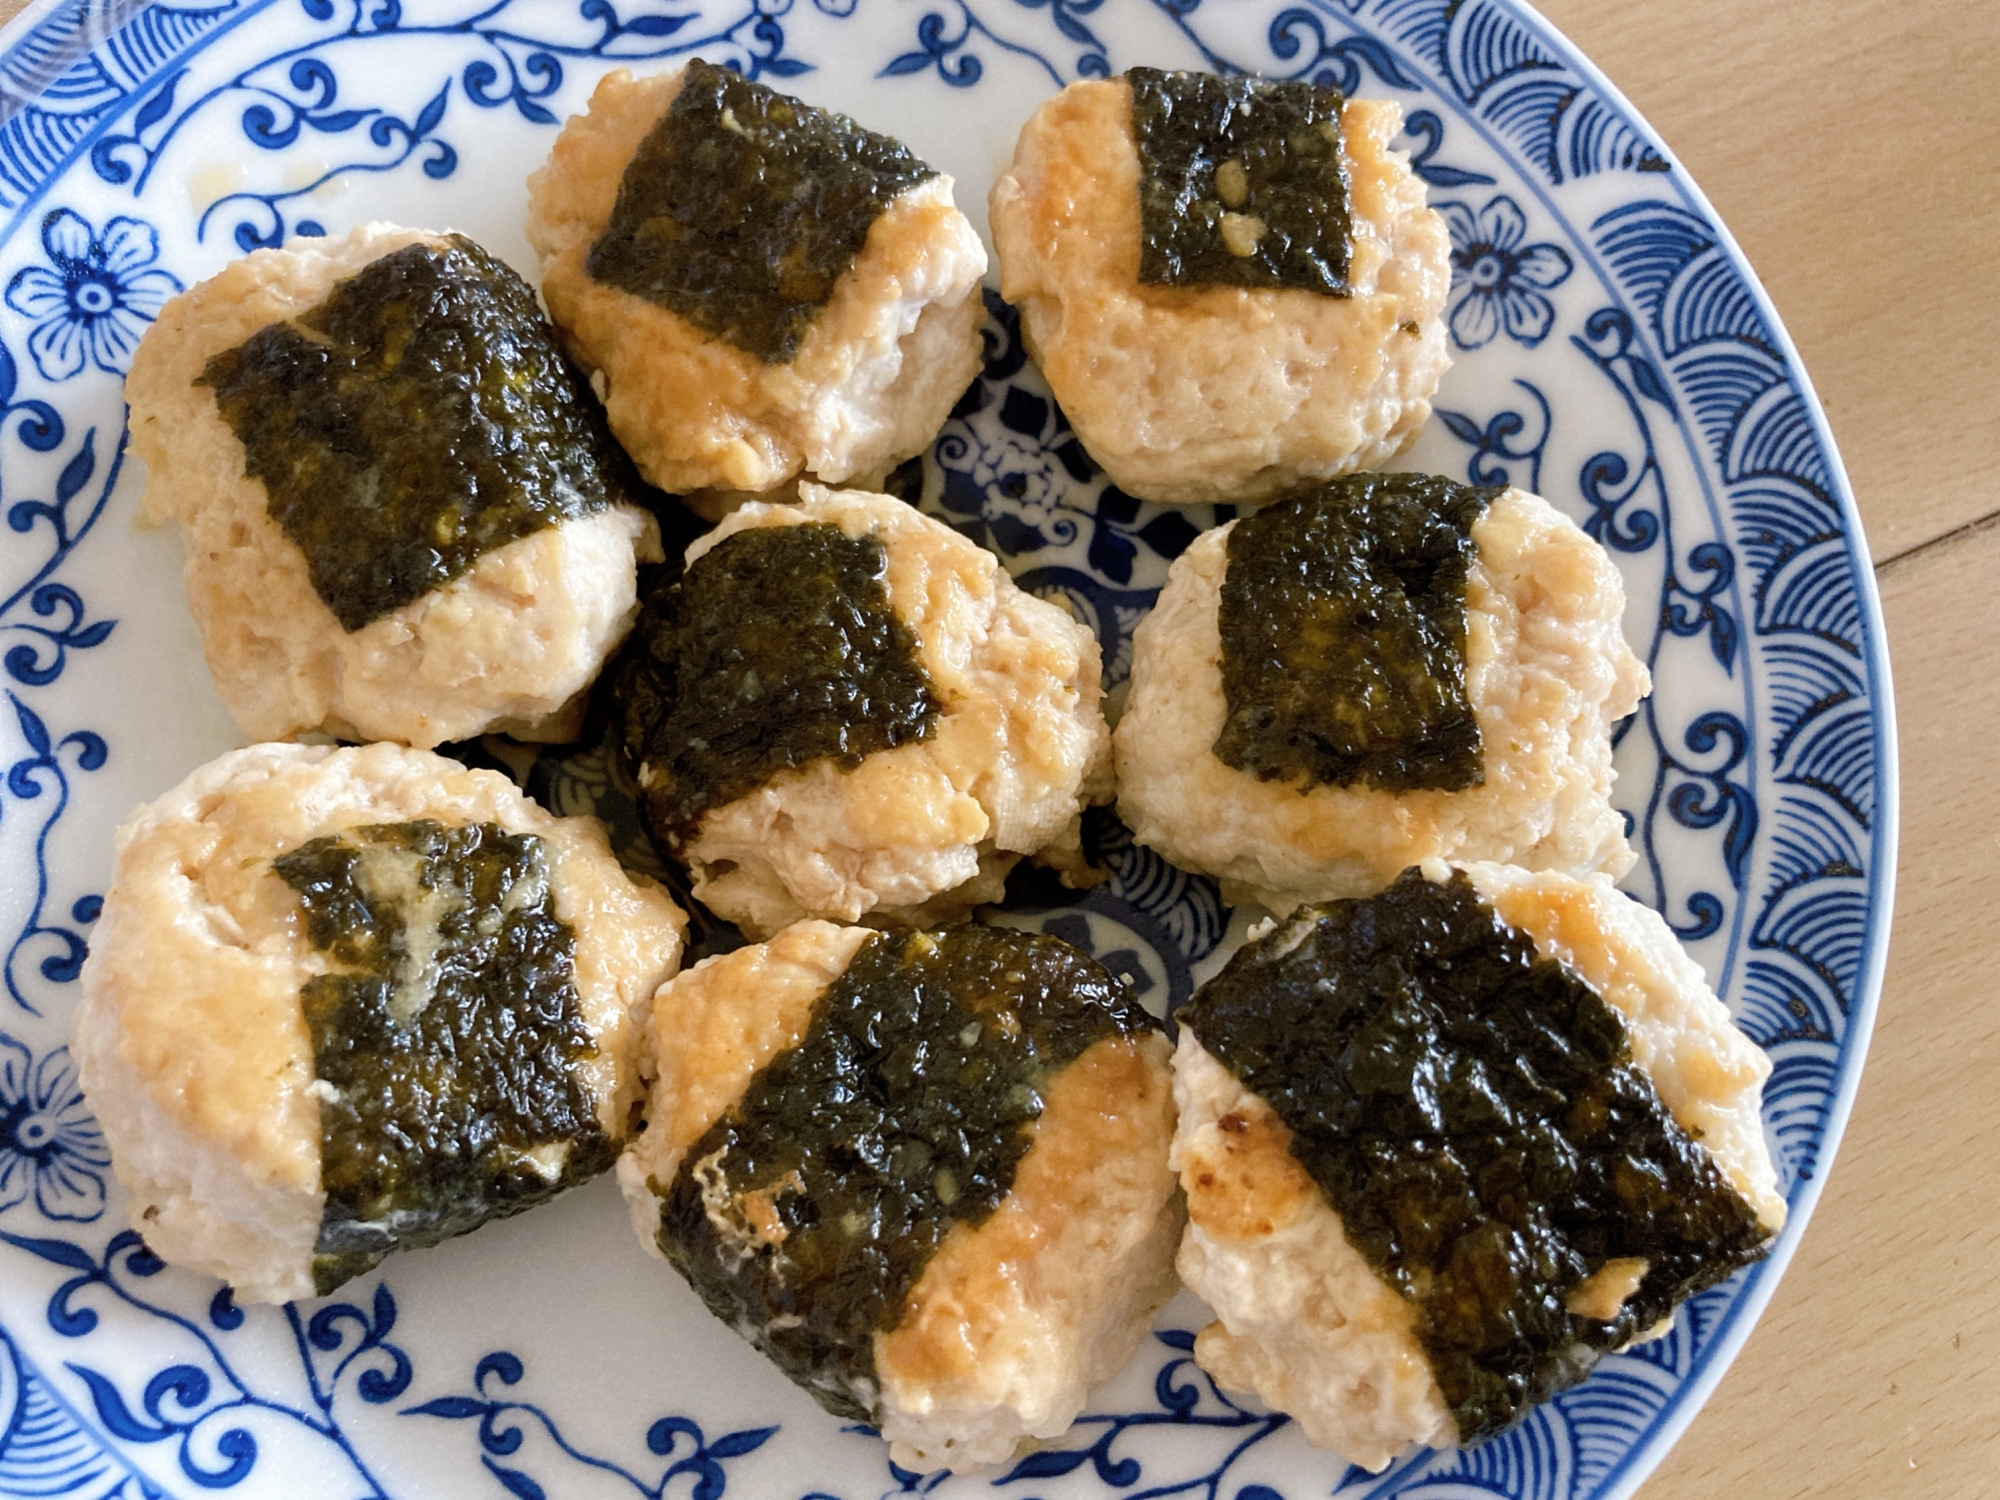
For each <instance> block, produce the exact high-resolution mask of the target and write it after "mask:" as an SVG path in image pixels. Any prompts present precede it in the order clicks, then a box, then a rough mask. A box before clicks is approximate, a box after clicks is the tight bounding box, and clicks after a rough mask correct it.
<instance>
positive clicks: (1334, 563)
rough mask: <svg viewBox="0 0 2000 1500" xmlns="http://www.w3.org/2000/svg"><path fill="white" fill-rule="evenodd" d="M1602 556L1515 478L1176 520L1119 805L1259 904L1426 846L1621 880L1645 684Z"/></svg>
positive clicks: (1339, 883) (1615, 581)
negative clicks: (1189, 527)
mask: <svg viewBox="0 0 2000 1500" xmlns="http://www.w3.org/2000/svg"><path fill="white" fill-rule="evenodd" d="M1624 606H1625V594H1624V588H1623V585H1622V584H1621V582H1620V579H1619V576H1618V571H1617V569H1616V568H1615V567H1614V566H1613V564H1612V562H1611V560H1610V558H1609V557H1607V556H1606V555H1605V553H1604V550H1603V549H1602V548H1601V547H1599V546H1598V545H1597V543H1596V542H1594V541H1592V540H1591V539H1590V538H1589V537H1588V536H1586V535H1585V534H1584V533H1583V531H1582V530H1581V529H1579V528H1578V527H1577V526H1576V525H1574V524H1573V523H1572V522H1570V521H1569V520H1567V519H1566V518H1564V517H1563V516H1562V515H1560V514H1559V513H1557V511H1556V510H1555V509H1554V508H1553V507H1551V506H1550V505H1549V504H1548V503H1547V502H1545V501H1543V500H1542V499H1540V498H1539V497H1537V496H1534V495H1530V494H1527V493H1525V492H1524V491H1521V490H1518V489H1473V488H1469V487H1467V486H1464V485H1458V484H1454V483H1452V482H1451V481H1449V480H1446V479H1440V478H1436V477H1433V476H1429V475H1417V474H1381V475H1354V476H1349V477H1347V478H1344V479H1338V480H1333V481H1331V482H1329V483H1326V484H1323V485H1319V486H1314V487H1312V488H1310V489H1307V490H1305V491H1304V492H1302V493H1299V494H1297V495H1294V496H1292V497H1291V498H1289V499H1287V500H1285V501H1283V502H1281V503H1278V504H1274V505H1271V506H1268V507H1266V508H1265V509H1263V510H1260V511H1258V512H1256V513H1254V514H1253V515H1250V516H1246V517H1243V518H1241V519H1239V520H1236V521H1232V522H1230V523H1229V524H1228V525H1226V526H1221V527H1218V528H1216V529H1215V530H1213V531H1210V532H1207V533H1206V534H1204V535H1203V536H1201V537H1199V538H1197V539H1196V541H1195V542H1194V543H1193V545H1191V546H1190V547H1189V548H1188V549H1187V551H1185V552H1184V553H1182V554H1181V556H1180V557H1179V558H1177V559H1176V560H1175V561H1174V564H1173V567H1172V569H1171V570H1170V571H1169V573H1168V576H1167V586H1166V588H1165V589H1163V590H1162V591H1161V593H1160V599H1159V603H1158V605H1157V606H1156V607H1155V609H1154V610H1153V613H1152V614H1151V615H1149V616H1148V617H1147V618H1146V619H1145V620H1143V621H1141V622H1140V624H1139V627H1138V630H1137V631H1136V633H1135V635H1134V642H1133V660H1132V680H1131V691H1130V695H1129V697H1128V698H1127V700H1126V705H1125V713H1124V717H1123V718H1122V719H1121V720H1120V721H1119V725H1118V732H1117V736H1116V746H1117V769H1118V808H1119V814H1120V816H1121V817H1123V818H1124V820H1125V822H1126V823H1127V824H1128V825H1129V826H1130V827H1131V829H1132V832H1133V835H1134V837H1136V838H1137V839H1138V840H1139V841H1140V842H1141V843H1143V844H1146V845H1148V846H1150V847H1151V848H1153V849H1155V850H1157V851H1158V852H1159V853H1160V854H1162V855H1163V856H1165V857H1166V858H1167V859H1169V860H1171V861H1173V862H1174V863H1175V864H1177V865H1180V866H1182V867H1183V868H1185V869H1189V870H1199V871H1205V872H1207V873H1209V874H1213V875H1218V876H1221V877H1222V878H1223V880H1224V882H1225V884H1226V886H1227V887H1229V888H1231V889H1232V890H1233V891H1235V892H1236V893H1237V894H1240V895H1242V896H1247V897H1251V898H1254V899H1256V900H1258V901H1261V902H1262V903H1263V904H1264V905H1266V906H1267V907H1269V908H1270V909H1271V910H1273V911H1277V912H1283V911H1286V910H1288V909H1290V907H1291V906H1293V905H1294V904H1296V903H1297V902H1299V901H1320V900H1328V899H1331V898H1334V897H1341V896H1361V895H1367V894H1370V893H1372V892H1374V891H1378V890H1380V889H1381V888H1382V887H1383V886H1385V885H1387V884H1388V883H1389V882H1390V881H1391V880H1393V879H1394V878H1395V877H1396V875H1397V874H1398V872H1400V871H1401V870H1402V869H1404V868H1405V867H1406V866H1408V865H1411V864H1414V863H1416V862H1417V861H1419V860H1423V859H1428V858H1446V859H1459V860H1472V859H1487V860H1503V861H1506V862H1509V863H1512V864H1518V865H1523V866H1526V867H1528V868H1532V869H1556V870H1565V871H1569V872H1571V873H1574V874H1583V873H1588V872H1591V871H1597V870H1602V871H1605V872H1607V873H1609V874H1612V875H1620V874H1623V873H1624V872H1625V870H1626V869H1627V868H1629V867H1630V865H1631V863H1632V857H1633V856H1632V851H1631V849H1630V847H1629V846H1628V845H1627V844H1626V842H1625V832H1624V821H1623V818H1622V817H1621V816H1620V814H1619V813H1618V811H1617V809H1615V808H1614V807H1612V805H1611V800H1610V792H1611V781H1612V766H1611V726H1612V723H1613V722H1614V721H1615V720H1617V719H1619V718H1621V717H1623V716H1624V715H1626V714H1629V713H1630V712H1632V710H1633V708H1634V707H1635V706H1636V705H1637V703H1638V701H1639V699H1640V698H1641V697H1642V696H1643V695H1644V694H1645V693H1646V692H1647V691H1648V685H1649V678H1648V675H1647V672H1646V669H1645V667H1644V666H1643V665H1642V664H1641V663H1640V662H1639V660H1638V658H1637V657H1636V656H1634V655H1633V653H1632V650H1631V648H1630V647H1629V646H1627V645H1626V643H1625V638H1624V635H1623V634H1622V633H1621V631H1620V626H1619V619H1620V616H1621V615H1622V614H1623V612H1624Z"/></svg>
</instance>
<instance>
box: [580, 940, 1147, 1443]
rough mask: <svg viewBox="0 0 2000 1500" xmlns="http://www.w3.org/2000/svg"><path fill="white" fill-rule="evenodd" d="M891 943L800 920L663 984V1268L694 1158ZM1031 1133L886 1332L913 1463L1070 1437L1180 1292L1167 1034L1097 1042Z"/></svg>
mask: <svg viewBox="0 0 2000 1500" xmlns="http://www.w3.org/2000/svg"><path fill="white" fill-rule="evenodd" d="M874 935H875V934H873V933H872V932H871V931H869V930H868V929H866V928H859V927H840V926H836V925H834V924H832V923H828V922H820V921H804V922H799V923H797V924H795V925H793V926H791V927H788V928H786V929H785V930H784V931H782V932H780V933H778V934H777V935H776V936H775V937H773V938H771V939H770V940H769V941H767V942H764V943H759V944H755V945H752V946H750V947H747V948H741V949H738V950H737V951H735V952H733V953H728V954H724V955H721V956H719V957H715V958H710V959H705V960H703V961H702V962H701V963H699V964H696V965H695V966H694V967H693V968H691V969H689V970H688V971H687V972H686V973H684V974H682V975H680V976H679V977H678V978H676V979H674V980H673V981H672V982H670V983H668V984H666V985H663V986H662V987H661V989H660V991H659V995H658V998H657V999H656V1001H655V1006H654V1012H653V1037H654V1043H653V1050H652V1052H651V1054H650V1056H651V1059H652V1067H653V1071H654V1083H653V1091H652V1106H651V1111H650V1114H649V1123H648V1127H647V1129H646V1130H645V1131H644V1132H643V1133H642V1134H641V1135H639V1136H637V1137H636V1138H635V1139H634V1140H633V1141H632V1143H631V1144H630V1145H629V1146H628V1147H627V1148H626V1151H625V1154H624V1155H623V1156H622V1157H621V1158H620V1159H619V1162H618V1180H619V1185H620V1187H621V1188H622V1189H623V1191H624V1193H625V1196H626V1200H627V1203H628V1205H629V1206H630V1209H631V1213H632V1226H633V1229H634V1231H635V1232H636V1233H637V1234H638V1236H639V1239H640V1242H641V1243H642V1244H643V1245H644V1246H645V1247H646V1249H647V1251H648V1253H650V1254H653V1255H655V1256H658V1255H660V1253H661V1252H660V1248H659V1245H658V1236H659V1232H660V1224H661V1209H662V1206H663V1203H664V1200H665V1197H666V1194H667V1192H668V1190H669V1189H670V1188H671V1186H672V1184H673V1183H674V1181H675V1178H676V1176H677V1175H678V1174H679V1172H680V1171H681V1168H682V1164H683V1162H684V1160H685V1159H686V1155H687V1152H688V1151H689V1149H690V1148H691V1147H692V1146H693V1145H694V1144H695V1143H696V1142H697V1141H699V1140H701V1139H702V1137H703V1136H704V1135H705V1134H706V1133H707V1132H708V1131H709V1129H710V1127H712V1126H713V1125H714V1124H715V1123H716V1122H717V1121H718V1120H719V1119H720V1118H721V1117H722V1116H723V1115H724V1114H725V1113H726V1112H727V1111H728V1110H729V1109H730V1108H731V1107H732V1106H733V1105H734V1104H735V1103H736V1102H737V1100H738V1099H739V1098H741V1097H742V1096H743V1094H744V1093H745V1091H746V1090H747V1089H748V1088H749V1087H750V1085H751V1082H752V1080H753V1078H754V1077H755V1076H756V1075H757V1073H758V1072H759V1070H761V1069H762V1068H764V1067H765V1066H766V1065H767V1064H769V1063H771V1062H772V1061H773V1060H775V1059H776V1058H778V1057H779V1056H780V1055H782V1054H783V1053H785V1052H787V1051H789V1050H790V1049H791V1048H793V1047H796V1046H797V1045H798V1044H799V1043H800V1041H802V1040H803V1039H804V1038H805V1036H806V1033H807V1031H808V1029H809V1028H810V1026H811V1024H812V1018H813V1011H814V1006H815V1003H816V1002H817V1001H818V1000H819V998H820V997H821V995H823V994H824V993H825V992H826V990H827V989H828V988H829V987H830V986H831V985H832V984H833V983H834V982H835V981H836V980H838V979H839V978H840V977H841V975H842V974H843V973H844V972H845V971H846V969H847V966H848V964H849V962H850V961H851V960H852V959H853V957H854V955H855V953H856V951H857V950H858V949H859V948H860V947H861V945H862V944H863V943H864V942H866V941H867V940H868V939H869V938H870V937H872V936H874ZM1029 1129H1030V1130H1031V1131H1032V1134H1033V1140H1032V1144H1031V1145H1030V1146H1029V1148H1028V1150H1027V1152H1026V1154H1025V1155H1023V1156H1022V1157H1021V1159H1020V1161H1019V1163H1018V1164H1017V1165H1016V1167H1015V1172H1014V1181H1013V1185H1012V1187H1011V1189H1010V1191H1009V1192H1008V1193H1007V1195H1006V1196H1005V1197H1004V1198H1002V1199H1001V1202H1000V1206H999V1207H998V1208H997V1209H996V1210H995V1211H994V1212H993V1213H992V1214H990V1215H989V1216H987V1217H986V1218H985V1219H983V1220H981V1221H980V1222H978V1223H977V1224H960V1225H958V1226H956V1227H955V1228H953V1229H952V1230H951V1231H950V1232H949V1234H947V1236H946V1237H945V1239H944V1241H943V1243H942V1244H941V1245H940V1246H939V1248H938V1250H937V1253H936V1254H935V1255H934V1256H933V1257H932V1259H931V1260H930V1262H929V1264H928V1265H927V1266H926V1267H925V1268H924V1271H923V1273H922V1274H921V1275H920V1276H919V1278H918V1279H917V1281H916V1283H915V1285H914V1286H913V1287H912V1289H911V1291H910V1293H909V1295H908V1297H907V1298H906V1300H905V1304H904V1306H903V1309H902V1311H901V1315H900V1317H899V1318H898V1320H897V1322H896V1325H895V1326H894V1327H893V1328H891V1329H890V1330H888V1331H886V1332H881V1333H878V1334H877V1335H876V1336H875V1341H874V1344H875V1369H876V1376H877V1380H878V1383H879V1388H880V1395H879V1402H880V1422H881V1428H882V1434H883V1436H884V1437H885V1438H886V1439H888V1441H889V1442H890V1444H891V1445H892V1446H891V1457H892V1458H893V1459H894V1460H895V1462H897V1463H899V1464H903V1465H905V1466H906V1467H911V1468H915V1469H918V1470H924V1471H927V1470H930V1469H935V1468H938V1467H952V1468H967V1467H976V1466H979V1465H982V1464H989V1463H997V1462H1001V1461H1003V1460H1005V1459H1007V1458H1009V1457H1011V1456H1012V1455H1013V1454H1014V1453H1016V1452H1017V1451H1019V1449H1020V1448H1021V1447H1022V1446H1023V1445H1024V1444H1025V1443H1027V1442H1030V1441H1032V1440H1035V1439H1045V1438H1052V1437H1055V1436H1058V1435H1060V1434H1061V1433H1062V1432H1063V1431H1064V1430H1066V1429H1067V1428H1068V1426H1069V1425H1070V1423H1071V1422H1072V1421H1073V1420H1074V1419H1075V1417H1076V1414H1077V1413H1078V1412H1079V1411H1080V1410H1082V1407H1083V1402H1084V1400H1085V1397H1086V1395H1087V1392H1088V1389H1089V1387H1090V1385H1091V1384H1092V1383H1094V1382H1096V1381H1098V1380H1102V1379H1104V1378H1106V1377H1107V1376H1109V1375H1111V1374H1112V1373H1114V1372H1115V1371H1116V1370H1118V1369H1119V1368H1120V1367H1122V1366H1123V1365H1124V1363H1125V1362H1126V1361H1127V1360H1128V1359H1129V1358H1130V1357H1131V1355H1132V1352H1133V1350H1134V1349H1135V1348H1136V1347H1137V1345H1138V1341H1139V1339H1140V1338H1141V1337H1143V1336H1144V1333H1145V1330H1146V1328H1147V1326H1148V1325H1149V1323H1150V1321H1151V1318H1152V1315H1153V1313H1154V1312H1155V1311H1156V1310H1157V1309H1158V1308H1159V1307H1160V1306H1161V1305H1162V1304H1163V1303H1164V1302H1165V1301H1166V1300H1167V1299H1168V1298H1169V1297H1170V1296H1171V1295H1172V1294H1173V1291H1174V1290H1175V1286H1176V1283H1175V1280H1174V1276H1173V1272H1172V1267H1171V1261H1172V1256H1173V1249H1174V1244H1175V1242H1176V1240H1177V1239H1178V1237H1179V1234H1180V1229H1181V1225H1182V1213H1181V1206H1180V1202H1179V1199H1178V1197H1177V1195H1176V1194H1175V1192H1174V1179H1173V1174H1172V1172H1171V1171H1170V1170H1169V1168H1168V1166H1167V1158H1166V1151H1167V1144H1168V1141H1169V1140H1170V1138H1171V1136H1172V1133H1173V1109H1172V1086H1171V1080H1170V1075H1169V1072H1168V1067H1167V1046H1166V1040H1165V1038H1164V1037H1162V1036H1160V1035H1159V1034H1158V1033H1157V1032H1150V1031H1149V1032H1147V1033H1145V1034H1143V1035H1140V1036H1133V1037H1120V1036H1113V1037H1107V1038H1105V1039H1103V1040H1101V1041H1098V1042H1096V1043H1094V1044H1092V1045H1091V1046H1090V1047H1089V1048H1088V1049H1087V1050H1085V1051H1084V1052H1083V1054H1082V1055H1081V1056H1080V1057H1078V1058H1077V1059H1076V1061H1075V1062H1073V1063H1071V1064H1070V1065H1069V1066H1068V1067H1066V1068H1064V1069H1063V1070H1062V1071H1061V1072H1060V1073H1058V1074H1057V1075H1056V1076H1055V1078H1054V1079H1053V1080H1052V1082H1051V1083H1050V1085H1049V1087H1048V1089H1047V1091H1046V1094H1045V1097H1044V1102H1043V1108H1042V1113H1041V1116H1040V1118H1039V1119H1038V1120H1036V1121H1035V1122H1034V1124H1033V1125H1032V1126H1030V1127H1029ZM753 1248H754V1247H753Z"/></svg>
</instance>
